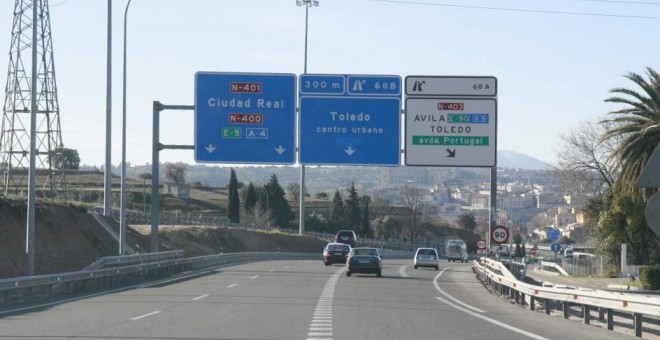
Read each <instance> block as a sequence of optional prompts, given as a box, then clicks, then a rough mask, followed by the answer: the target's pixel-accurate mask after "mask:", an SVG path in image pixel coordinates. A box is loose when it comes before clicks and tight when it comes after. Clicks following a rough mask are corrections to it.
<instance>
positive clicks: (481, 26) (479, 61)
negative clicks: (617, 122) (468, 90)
mask: <svg viewBox="0 0 660 340" xmlns="http://www.w3.org/2000/svg"><path fill="white" fill-rule="evenodd" d="M14 2H15V1H12V0H2V1H0V70H2V71H0V83H1V84H6V78H7V74H6V71H5V70H7V67H8V60H9V58H8V56H9V48H10V38H11V29H12V16H13V9H14ZM49 2H50V18H51V29H52V38H53V45H54V58H55V69H56V78H57V79H56V80H57V87H58V96H59V97H58V99H59V105H60V121H61V127H62V139H63V142H64V145H65V147H67V148H73V149H76V150H78V152H79V154H80V158H81V164H86V165H96V166H100V165H102V164H103V163H104V162H105V133H106V126H105V115H106V37H107V9H108V4H107V1H104V0H50V1H49ZM126 3H127V2H126V1H122V0H113V1H112V5H113V10H112V23H113V32H112V34H113V39H112V44H113V45H112V49H113V57H112V68H113V72H112V83H113V86H112V114H113V118H112V121H113V124H112V163H113V164H119V162H120V161H121V124H122V120H121V115H122V52H123V51H122V43H123V40H122V38H123V20H124V9H125V6H126ZM308 20H309V21H308V54H307V72H308V73H325V74H376V75H399V76H401V77H402V78H405V77H406V76H408V75H429V76H493V77H496V78H497V82H498V83H497V84H498V97H497V98H498V101H497V105H498V108H497V110H498V117H497V119H498V121H497V147H498V149H500V150H512V151H516V152H521V153H525V154H527V155H530V156H533V157H535V158H538V159H540V160H543V161H546V162H548V163H551V164H556V161H557V155H558V153H559V152H561V148H560V145H561V139H560V136H561V135H562V134H566V133H568V132H569V131H570V130H571V129H575V128H577V127H578V126H579V125H580V124H581V123H584V122H596V121H598V120H600V119H603V118H604V117H605V116H606V114H607V112H610V111H612V110H616V109H619V108H620V107H616V106H613V104H609V103H605V102H604V99H606V98H608V97H610V93H609V90H610V89H612V88H616V87H625V88H631V89H635V90H636V88H635V87H634V84H633V83H632V82H631V81H630V80H628V79H626V78H625V77H624V75H626V74H628V73H629V72H636V73H644V71H645V68H646V67H651V68H654V69H656V70H658V69H660V65H658V62H660V44H658V43H657V41H658V40H657V32H659V31H660V1H652V0H643V1H632V0H621V1H615V0H481V1H479V0H418V1H406V0H401V1H387V0H320V6H319V7H312V8H310V9H309V17H308ZM127 37H128V44H127V46H128V48H127V53H126V55H127V78H126V79H127V97H126V100H127V123H126V124H127V146H128V147H127V154H126V159H127V162H129V163H131V164H133V165H141V164H147V163H150V162H151V157H152V155H151V140H152V128H151V127H152V102H153V101H160V102H162V103H164V104H171V105H193V103H194V75H195V73H196V72H198V71H209V72H248V73H293V74H297V75H299V74H302V73H304V65H305V8H304V7H299V6H296V1H295V0H249V1H248V0H185V1H184V0H133V1H132V3H131V5H130V8H129V11H128V31H127ZM25 58H26V59H29V58H28V57H25ZM0 99H2V102H3V103H4V87H3V92H1V93H0ZM194 129H195V127H194V114H193V112H192V111H164V112H163V113H162V114H161V132H160V136H161V142H162V143H164V144H182V145H192V144H193V143H194ZM160 159H161V162H184V163H189V164H194V163H195V161H194V155H193V152H192V151H190V150H180V151H174V150H164V151H162V152H161V154H160Z"/></svg>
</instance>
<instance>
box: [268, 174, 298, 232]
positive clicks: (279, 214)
mask: <svg viewBox="0 0 660 340" xmlns="http://www.w3.org/2000/svg"><path fill="white" fill-rule="evenodd" d="M264 190H265V191H266V196H267V198H268V199H267V201H266V202H265V203H266V204H267V205H268V209H269V210H270V213H271V216H272V217H273V220H274V222H275V225H276V226H278V227H281V228H288V227H289V222H290V221H291V220H292V219H293V217H294V216H295V215H294V214H293V211H292V210H291V206H290V205H289V202H288V201H287V200H286V193H285V192H284V189H282V186H281V185H280V183H279V182H278V181H277V176H275V174H273V175H272V176H271V177H270V180H269V181H268V183H267V184H266V185H264ZM262 203H263V202H262Z"/></svg>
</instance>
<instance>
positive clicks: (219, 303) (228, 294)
mask: <svg viewBox="0 0 660 340" xmlns="http://www.w3.org/2000/svg"><path fill="white" fill-rule="evenodd" d="M311 262H312V261H309V263H305V264H300V265H295V264H294V265H290V264H285V263H281V264H278V265H275V264H274V263H273V264H271V265H275V266H274V267H271V266H270V265H268V263H262V265H264V266H265V267H263V268H261V271H262V272H263V274H260V275H259V277H257V278H255V279H251V278H250V279H249V281H246V282H237V283H230V284H228V285H226V286H224V287H223V288H221V289H218V290H217V291H215V292H213V293H211V294H210V295H208V296H205V294H207V293H205V294H202V295H198V297H199V298H200V299H198V300H196V301H193V302H190V303H186V304H180V305H177V306H175V307H173V308H172V309H170V310H167V311H166V312H163V313H161V314H158V315H153V316H150V317H147V318H144V319H142V320H139V322H136V323H124V324H122V325H120V327H115V328H113V329H111V330H103V332H101V333H99V334H94V335H102V336H109V337H113V336H132V337H135V338H144V337H149V336H151V337H157V338H159V337H162V338H167V337H170V338H193V339H195V338H212V339H237V338H240V339H273V338H277V339H296V338H301V337H303V336H304V334H306V332H307V328H308V325H309V320H310V319H311V316H312V314H313V310H314V308H315V306H316V303H317V301H318V299H319V296H320V293H321V291H322V289H323V286H324V285H325V283H326V281H327V279H328V277H329V276H330V275H331V274H332V270H331V269H332V268H328V269H325V266H324V265H323V264H322V263H321V262H320V261H313V264H312V263H311ZM286 267H289V268H286ZM273 269H276V271H272V270H273ZM334 269H335V270H338V269H340V268H334ZM226 283H228V282H226ZM226 283H225V284H226ZM197 293H198V294H201V293H203V292H201V291H200V292H197Z"/></svg>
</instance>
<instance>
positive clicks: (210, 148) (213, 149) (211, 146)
mask: <svg viewBox="0 0 660 340" xmlns="http://www.w3.org/2000/svg"><path fill="white" fill-rule="evenodd" d="M204 149H206V151H208V152H209V153H213V151H215V149H217V148H216V147H215V146H213V144H209V145H208V146H207V147H205V148H204Z"/></svg>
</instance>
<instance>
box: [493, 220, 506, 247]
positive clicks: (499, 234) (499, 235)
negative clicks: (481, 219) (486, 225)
mask: <svg viewBox="0 0 660 340" xmlns="http://www.w3.org/2000/svg"><path fill="white" fill-rule="evenodd" d="M490 239H491V242H493V243H496V244H502V243H506V242H507V241H508V240H509V230H508V229H507V228H506V227H504V226H501V225H498V226H497V227H495V228H493V230H491V231H490Z"/></svg>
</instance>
